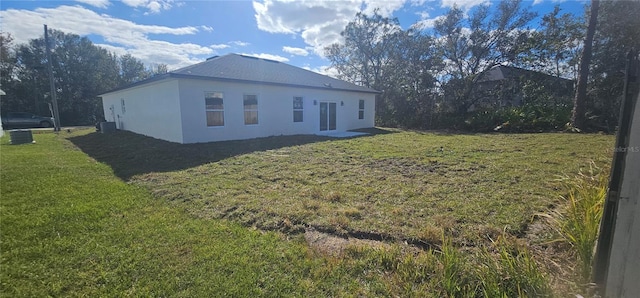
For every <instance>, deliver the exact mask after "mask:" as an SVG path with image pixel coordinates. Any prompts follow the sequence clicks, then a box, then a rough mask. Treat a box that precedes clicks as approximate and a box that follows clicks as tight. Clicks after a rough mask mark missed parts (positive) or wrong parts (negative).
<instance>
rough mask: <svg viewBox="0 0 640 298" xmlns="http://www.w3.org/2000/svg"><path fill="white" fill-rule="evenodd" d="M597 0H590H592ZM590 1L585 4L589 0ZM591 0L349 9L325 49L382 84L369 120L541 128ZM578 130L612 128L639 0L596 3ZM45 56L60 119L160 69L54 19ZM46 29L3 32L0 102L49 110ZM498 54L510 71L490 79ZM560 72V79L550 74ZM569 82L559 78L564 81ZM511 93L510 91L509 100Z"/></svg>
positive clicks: (74, 119)
mask: <svg viewBox="0 0 640 298" xmlns="http://www.w3.org/2000/svg"><path fill="white" fill-rule="evenodd" d="M592 1H595V2H597V0H592ZM587 6H588V4H587ZM592 11H593V9H590V7H585V9H584V14H583V15H582V16H575V15H572V14H568V13H563V12H562V10H561V9H560V8H559V7H558V6H556V7H555V9H554V10H553V11H551V12H549V13H548V14H546V15H543V16H541V18H540V21H539V25H536V27H534V28H532V27H531V26H532V24H533V21H534V20H535V18H536V17H538V16H537V15H536V14H535V13H534V12H532V11H530V10H529V9H528V8H526V7H523V6H522V1H521V0H503V1H501V2H497V3H493V4H492V5H491V6H487V5H480V6H477V7H475V8H474V9H472V10H470V11H467V12H465V11H463V10H461V9H460V8H458V7H453V8H451V9H449V10H448V11H447V12H446V13H445V14H444V15H442V16H440V17H438V18H436V19H435V21H434V23H433V26H431V27H429V28H422V27H419V26H412V27H410V28H408V29H403V28H402V27H401V26H400V24H399V21H398V19H397V18H387V17H383V16H381V15H380V14H379V13H378V12H374V13H373V15H366V14H364V13H358V14H357V15H356V17H355V19H354V20H352V21H351V22H349V23H348V25H347V26H346V27H345V28H344V30H343V32H342V33H341V34H342V37H343V39H344V42H343V43H341V44H333V45H331V46H329V47H327V48H326V49H325V56H326V57H327V58H328V59H329V61H330V62H331V67H332V68H334V69H335V70H336V71H337V74H338V76H339V78H341V79H344V80H347V81H350V82H353V83H356V84H359V85H363V86H367V87H370V88H373V89H376V90H379V91H381V93H380V95H379V96H377V100H376V125H380V126H396V127H406V128H415V129H443V128H444V129H463V130H472V131H489V130H505V131H548V130H559V129H565V128H566V125H567V123H570V121H571V120H572V117H571V116H572V115H571V114H572V110H573V108H574V100H573V99H574V90H575V87H574V86H573V83H575V82H576V81H577V79H578V73H579V63H580V60H581V55H582V52H583V49H584V45H585V42H584V40H585V37H586V35H587V23H588V22H587V21H588V20H589V16H590V14H593V13H592ZM596 11H598V13H597V15H596V14H594V16H597V18H592V19H594V20H592V22H594V24H597V25H596V26H595V27H594V28H595V31H594V34H593V41H592V42H589V43H588V44H589V45H592V49H590V50H591V52H592V55H591V56H592V57H591V59H590V60H591V63H590V64H589V67H588V71H589V76H588V80H586V81H585V82H586V88H585V89H584V90H585V91H584V97H585V99H584V100H583V101H582V106H581V108H580V109H576V111H578V112H579V116H581V119H582V121H583V123H581V124H580V127H579V128H580V129H586V130H597V131H609V132H610V131H614V130H615V128H616V125H617V123H618V113H619V109H620V100H621V98H622V89H623V79H624V69H625V57H626V54H627V52H628V51H629V50H630V49H632V48H635V49H640V18H638V17H637V16H640V3H638V2H634V1H604V2H602V3H600V5H599V9H597V10H596ZM50 37H51V40H52V41H53V44H52V45H51V46H52V49H53V51H52V55H51V57H52V58H51V59H52V64H53V72H54V77H55V83H56V89H57V90H56V92H57V97H58V98H59V99H60V100H59V109H60V115H61V116H60V118H61V120H62V124H63V125H87V124H93V123H95V122H96V121H100V120H101V119H102V117H103V115H102V114H103V112H102V105H101V102H100V100H99V98H97V95H99V94H101V93H104V92H106V91H109V90H112V89H115V88H117V87H120V86H124V85H127V84H130V83H133V82H136V81H140V80H143V79H146V78H149V77H151V76H154V75H157V74H162V73H166V72H167V66H166V65H164V64H159V65H157V66H156V67H147V66H145V65H144V64H143V63H142V62H141V61H140V60H138V59H136V58H134V57H133V56H131V55H129V54H126V55H122V56H118V55H116V54H114V53H111V52H109V51H108V50H106V49H104V48H101V47H98V46H96V45H94V44H93V43H92V42H91V41H90V40H89V39H88V38H86V37H80V36H78V35H75V34H67V33H64V32H61V31H56V30H51V29H50ZM45 54H46V52H45V41H44V37H41V38H37V39H33V40H30V41H29V42H28V43H26V44H19V45H14V44H13V43H12V38H11V36H10V35H9V34H5V33H2V32H0V56H1V57H0V83H1V88H2V89H3V90H4V91H5V92H6V94H7V95H5V96H3V97H2V101H1V102H0V110H1V111H2V112H7V111H27V112H34V113H37V114H42V115H48V114H49V107H48V103H49V102H51V96H50V94H49V93H50V87H49V80H48V71H47V65H46V64H47V58H46V55H45ZM498 65H503V66H508V67H509V69H511V70H513V69H515V70H517V71H515V72H514V73H517V75H516V76H514V78H512V79H510V80H502V81H493V82H488V80H487V74H488V73H489V72H490V70H492V69H493V68H494V67H496V66H498ZM583 71H584V69H583ZM556 77H563V78H566V79H569V80H564V81H563V80H556V79H553V78H556ZM566 82H569V85H570V86H568V87H567V83H566ZM514 98H516V99H517V100H514Z"/></svg>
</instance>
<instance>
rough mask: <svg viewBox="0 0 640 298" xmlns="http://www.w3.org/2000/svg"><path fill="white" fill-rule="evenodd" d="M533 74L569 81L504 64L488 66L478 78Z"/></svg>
mask: <svg viewBox="0 0 640 298" xmlns="http://www.w3.org/2000/svg"><path fill="white" fill-rule="evenodd" d="M533 76H535V77H538V78H545V79H553V80H558V81H566V82H570V81H571V80H569V79H565V78H561V77H556V76H552V75H548V74H545V73H542V72H538V71H533V70H527V69H523V68H518V67H513V66H506V65H496V66H494V67H492V68H490V69H489V70H487V71H486V72H485V73H484V74H483V76H482V78H480V80H479V81H480V82H489V81H500V80H504V79H512V78H520V77H533Z"/></svg>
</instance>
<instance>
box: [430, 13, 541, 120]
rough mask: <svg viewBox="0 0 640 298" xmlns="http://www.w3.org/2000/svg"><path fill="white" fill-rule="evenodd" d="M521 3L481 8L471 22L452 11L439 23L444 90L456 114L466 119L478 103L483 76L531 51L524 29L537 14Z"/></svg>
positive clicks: (436, 30) (436, 28) (471, 15)
mask: <svg viewBox="0 0 640 298" xmlns="http://www.w3.org/2000/svg"><path fill="white" fill-rule="evenodd" d="M521 2H522V1H521V0H503V1H501V2H499V3H498V5H497V7H496V8H495V9H494V10H491V8H490V7H489V6H486V5H481V6H478V7H477V8H476V9H474V10H473V11H472V12H471V14H470V16H469V18H465V14H464V12H463V11H462V10H461V9H460V8H458V7H453V8H452V9H450V10H449V11H448V12H447V14H446V15H445V16H444V17H443V18H442V19H439V20H437V21H436V23H435V27H434V32H435V35H436V38H438V40H439V41H440V43H439V45H438V47H439V49H440V55H441V56H442V58H443V59H444V60H445V61H446V68H445V73H444V75H443V76H442V77H443V80H444V88H445V92H446V94H447V98H448V101H449V102H450V105H451V106H452V108H453V111H454V112H455V113H457V114H459V115H465V114H466V113H467V111H468V110H469V108H470V107H471V106H473V105H474V104H475V103H476V101H477V100H479V97H475V96H473V94H474V91H475V90H476V87H477V83H478V81H479V80H480V79H481V77H482V74H483V73H484V72H486V71H487V70H489V69H491V68H492V67H494V66H496V65H499V64H504V63H513V62H516V61H518V60H519V59H522V56H523V54H525V53H527V51H528V50H530V48H529V42H528V41H529V38H530V36H529V34H530V33H529V31H528V30H525V29H526V28H525V26H526V24H527V23H528V22H529V21H531V20H532V19H533V18H534V17H535V13H533V12H530V11H528V10H527V9H525V8H522V6H521Z"/></svg>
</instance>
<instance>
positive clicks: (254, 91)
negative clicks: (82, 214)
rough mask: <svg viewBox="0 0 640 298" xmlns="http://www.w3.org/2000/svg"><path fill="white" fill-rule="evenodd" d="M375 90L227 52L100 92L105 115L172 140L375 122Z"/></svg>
mask: <svg viewBox="0 0 640 298" xmlns="http://www.w3.org/2000/svg"><path fill="white" fill-rule="evenodd" d="M378 93H379V92H378V91H376V90H373V89H370V88H366V87H362V86H358V85H355V84H352V83H349V82H346V81H342V80H338V79H334V78H331V77H328V76H325V75H321V74H318V73H315V72H312V71H308V70H305V69H302V68H298V67H294V66H291V65H288V64H285V63H281V62H277V61H271V60H266V59H260V58H255V57H249V56H244V55H238V54H228V55H224V56H220V57H212V58H209V59H207V61H204V62H201V63H198V64H195V65H192V66H187V67H184V68H181V69H178V70H175V71H171V72H169V73H166V74H163V75H158V76H155V77H153V78H150V79H147V80H144V81H141V82H138V83H134V84H132V85H129V86H125V87H123V88H119V89H116V90H113V91H110V92H107V93H105V94H102V95H100V97H101V98H102V104H103V108H104V115H105V120H106V121H113V122H115V123H116V127H117V128H118V129H121V130H127V131H131V132H135V133H139V134H143V135H147V136H150V137H154V138H158V139H162V140H167V141H171V142H177V143H200V142H212V141H224V140H240V139H250V138H258V137H267V136H276V135H295V134H325V133H332V132H344V131H348V130H354V129H360V128H369V127H373V126H374V118H375V96H376V94H378Z"/></svg>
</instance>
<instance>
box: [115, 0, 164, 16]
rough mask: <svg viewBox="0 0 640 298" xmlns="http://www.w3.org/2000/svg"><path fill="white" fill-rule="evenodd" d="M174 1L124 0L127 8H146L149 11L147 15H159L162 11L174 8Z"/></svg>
mask: <svg viewBox="0 0 640 298" xmlns="http://www.w3.org/2000/svg"><path fill="white" fill-rule="evenodd" d="M173 2H174V0H122V3H124V4H125V5H127V6H130V7H134V8H138V7H144V8H146V9H148V10H149V11H148V12H146V13H145V14H147V13H159V12H160V11H162V10H168V9H170V8H171V7H172V6H173Z"/></svg>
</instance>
